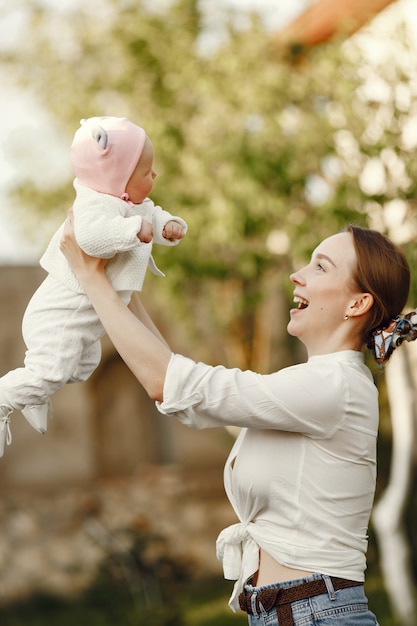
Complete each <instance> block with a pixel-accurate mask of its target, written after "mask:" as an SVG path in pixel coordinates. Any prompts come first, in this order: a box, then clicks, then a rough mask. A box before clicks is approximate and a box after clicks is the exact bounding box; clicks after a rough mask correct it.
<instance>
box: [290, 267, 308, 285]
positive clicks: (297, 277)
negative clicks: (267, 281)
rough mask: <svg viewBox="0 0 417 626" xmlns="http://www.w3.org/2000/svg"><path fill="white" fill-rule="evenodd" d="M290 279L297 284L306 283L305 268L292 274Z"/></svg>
mask: <svg viewBox="0 0 417 626" xmlns="http://www.w3.org/2000/svg"><path fill="white" fill-rule="evenodd" d="M290 281H291V282H292V283H294V284H295V285H303V284H305V279H304V274H303V270H297V271H296V272H293V273H292V274H290Z"/></svg>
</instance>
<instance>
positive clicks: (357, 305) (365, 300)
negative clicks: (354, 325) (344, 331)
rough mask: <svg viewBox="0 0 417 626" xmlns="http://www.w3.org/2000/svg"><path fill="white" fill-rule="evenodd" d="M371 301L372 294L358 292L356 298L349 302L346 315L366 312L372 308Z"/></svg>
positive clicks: (372, 300)
mask: <svg viewBox="0 0 417 626" xmlns="http://www.w3.org/2000/svg"><path fill="white" fill-rule="evenodd" d="M373 303H374V297H373V295H372V294H370V293H360V294H358V295H357V297H356V299H355V300H353V301H352V302H351V304H350V307H349V311H348V313H347V315H348V316H349V317H358V316H360V315H365V313H368V311H369V310H370V309H371V308H372V305H373Z"/></svg>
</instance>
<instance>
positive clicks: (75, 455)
mask: <svg viewBox="0 0 417 626" xmlns="http://www.w3.org/2000/svg"><path fill="white" fill-rule="evenodd" d="M44 276H45V274H44V272H43V270H42V269H41V268H39V267H37V266H28V267H15V266H3V267H0V319H1V325H0V355H1V359H0V375H3V374H5V373H6V372H7V371H9V370H10V369H13V368H15V367H20V366H21V365H22V363H23V358H24V350H25V346H24V344H23V340H22V337H21V320H22V316H23V313H24V310H25V308H26V305H27V303H28V301H29V299H30V297H31V295H32V293H33V292H34V291H35V289H36V288H37V286H38V285H39V284H40V283H41V281H42V280H43V278H44ZM161 330H162V331H164V329H161ZM168 339H169V338H168ZM102 345H103V357H102V361H101V364H100V366H99V367H98V369H97V370H96V372H95V373H94V374H93V375H92V377H91V378H90V380H89V381H87V382H86V383H77V384H73V385H67V386H65V387H64V388H63V389H61V390H60V391H59V392H58V393H56V394H55V395H54V396H53V399H52V403H53V412H54V417H53V419H52V420H50V422H49V425H48V432H47V433H46V435H40V434H39V433H37V432H36V431H35V430H34V429H32V428H31V427H30V426H29V424H28V423H27V422H26V420H25V419H24V418H23V416H22V415H21V413H20V412H15V413H14V414H13V416H12V425H11V427H12V435H13V442H12V445H11V446H9V447H7V448H6V451H5V455H4V457H3V458H2V459H0V485H2V489H5V488H7V487H13V486H17V485H20V486H25V485H33V486H36V485H38V486H41V487H42V486H45V485H48V486H53V485H56V486H59V485H62V484H63V483H80V482H83V481H90V480H93V479H97V478H99V479H102V478H120V477H129V476H135V474H137V473H138V472H140V470H141V468H142V467H143V466H148V465H154V464H156V465H164V464H167V463H168V464H179V465H180V466H184V467H193V466H196V465H198V466H199V467H203V468H204V467H221V465H222V464H223V462H224V460H225V458H226V456H227V453H228V450H229V449H230V444H231V438H230V435H228V434H227V433H226V432H225V431H224V430H222V429H214V430H209V431H204V432H201V431H194V430H191V429H188V428H186V427H184V426H183V425H181V424H179V423H176V422H175V421H173V420H170V419H169V418H167V417H165V416H162V415H160V414H159V413H158V412H157V410H156V409H155V407H154V404H153V402H152V401H150V400H149V398H148V397H147V395H146V394H145V392H144V390H143V389H142V387H141V386H140V385H139V383H138V382H137V381H136V379H135V378H134V377H133V375H132V374H131V372H130V371H129V370H128V369H127V367H126V366H125V364H124V363H123V361H122V360H121V359H120V357H119V356H118V354H117V353H116V352H115V350H114V348H113V347H112V345H111V343H110V342H109V340H108V339H107V338H104V339H103V342H102Z"/></svg>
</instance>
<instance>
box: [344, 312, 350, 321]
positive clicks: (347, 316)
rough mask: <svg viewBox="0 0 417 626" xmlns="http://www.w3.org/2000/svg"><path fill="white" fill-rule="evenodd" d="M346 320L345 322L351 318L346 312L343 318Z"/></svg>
mask: <svg viewBox="0 0 417 626" xmlns="http://www.w3.org/2000/svg"><path fill="white" fill-rule="evenodd" d="M343 319H344V320H345V322H346V321H347V320H348V319H349V315H348V314H347V313H346V315H345V317H344V318H343Z"/></svg>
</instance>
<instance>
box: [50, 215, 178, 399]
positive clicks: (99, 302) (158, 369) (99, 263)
mask: <svg viewBox="0 0 417 626" xmlns="http://www.w3.org/2000/svg"><path fill="white" fill-rule="evenodd" d="M72 221H73V214H72V211H70V212H69V215H68V219H67V221H66V224H65V229H64V233H63V236H62V240H61V251H62V252H63V254H64V255H65V257H66V258H67V261H68V263H69V265H70V266H71V268H72V270H73V272H74V273H75V275H76V276H77V278H78V280H79V282H80V284H81V286H82V288H83V289H84V291H85V293H86V294H87V296H88V298H89V299H90V301H91V303H92V305H93V307H94V309H95V311H96V313H97V315H98V317H99V318H100V320H101V323H102V324H103V327H104V329H105V330H106V333H107V334H108V336H109V337H110V339H111V341H112V342H113V344H114V347H115V348H116V350H117V351H118V353H119V354H120V356H121V357H122V359H123V360H124V361H125V363H126V365H127V366H128V367H129V369H130V370H131V371H132V372H133V374H134V375H135V377H136V378H137V379H138V381H139V382H140V383H141V384H142V385H143V387H144V388H145V390H146V392H147V393H148V395H149V396H150V397H151V398H152V399H153V400H159V401H162V400H163V388H164V382H165V375H166V371H167V367H168V364H169V361H170V358H171V350H170V349H169V347H168V345H167V344H166V343H165V341H164V340H163V339H162V337H161V336H160V335H159V333H158V331H157V330H156V329H155V327H154V326H153V323H152V322H151V320H150V318H149V316H148V315H147V313H146V311H145V309H144V308H143V307H142V305H140V307H139V308H138V307H137V306H136V303H135V312H136V314H137V315H138V317H136V316H135V315H134V314H133V313H132V311H130V310H129V309H128V307H127V306H126V305H125V304H124V303H123V302H122V300H121V299H120V298H119V296H118V294H117V292H116V291H115V290H114V289H113V287H112V285H111V284H110V282H109V281H108V279H107V276H106V273H105V271H104V266H105V261H104V260H103V259H96V258H93V257H89V256H88V255H86V254H85V253H84V252H83V251H82V250H81V248H80V247H79V246H78V244H77V242H76V240H75V236H74V228H73V224H72Z"/></svg>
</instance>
